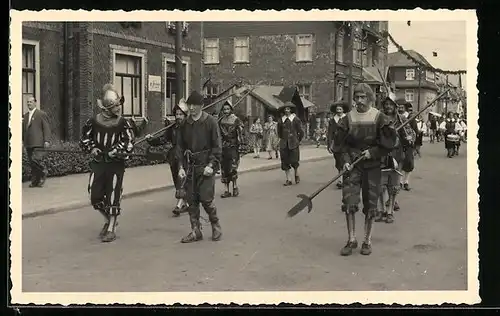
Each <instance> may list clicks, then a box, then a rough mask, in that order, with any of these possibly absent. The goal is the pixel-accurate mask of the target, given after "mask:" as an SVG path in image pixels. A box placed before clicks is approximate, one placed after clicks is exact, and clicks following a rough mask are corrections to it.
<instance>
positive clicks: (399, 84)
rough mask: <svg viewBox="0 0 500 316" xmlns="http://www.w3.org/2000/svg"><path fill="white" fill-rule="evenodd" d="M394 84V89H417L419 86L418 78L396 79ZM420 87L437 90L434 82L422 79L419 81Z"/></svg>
mask: <svg viewBox="0 0 500 316" xmlns="http://www.w3.org/2000/svg"><path fill="white" fill-rule="evenodd" d="M394 84H395V85H396V89H418V87H419V84H418V80H396V81H395V82H394ZM420 88H422V89H430V90H434V91H438V90H439V87H438V86H437V85H436V84H434V83H431V82H427V81H424V80H422V81H421V82H420Z"/></svg>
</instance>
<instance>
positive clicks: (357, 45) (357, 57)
mask: <svg viewBox="0 0 500 316" xmlns="http://www.w3.org/2000/svg"><path fill="white" fill-rule="evenodd" d="M360 49H361V42H360V41H359V40H358V39H355V40H354V43H353V48H352V56H353V61H354V63H355V64H356V65H360V64H361V51H360Z"/></svg>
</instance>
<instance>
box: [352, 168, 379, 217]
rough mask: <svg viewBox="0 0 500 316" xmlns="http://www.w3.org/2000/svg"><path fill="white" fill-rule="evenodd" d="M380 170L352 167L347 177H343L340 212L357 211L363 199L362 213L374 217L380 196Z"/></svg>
mask: <svg viewBox="0 0 500 316" xmlns="http://www.w3.org/2000/svg"><path fill="white" fill-rule="evenodd" d="M381 177H382V170H381V169H380V168H369V169H364V168H359V167H354V169H353V170H351V171H350V172H349V173H348V174H347V176H345V177H344V181H343V183H344V185H343V187H342V210H343V211H344V212H349V213H355V212H357V211H358V209H359V203H360V202H361V199H360V195H361V196H362V199H363V213H364V214H365V215H367V216H374V215H375V212H376V211H377V207H378V199H379V195H380V191H381V190H380V187H381V186H380V182H381Z"/></svg>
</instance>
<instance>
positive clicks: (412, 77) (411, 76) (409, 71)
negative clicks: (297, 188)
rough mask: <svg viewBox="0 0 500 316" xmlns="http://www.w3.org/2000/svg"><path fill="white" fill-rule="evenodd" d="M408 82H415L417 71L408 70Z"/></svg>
mask: <svg viewBox="0 0 500 316" xmlns="http://www.w3.org/2000/svg"><path fill="white" fill-rule="evenodd" d="M406 80H415V69H413V68H411V69H406Z"/></svg>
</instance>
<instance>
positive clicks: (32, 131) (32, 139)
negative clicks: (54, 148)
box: [23, 96, 51, 188]
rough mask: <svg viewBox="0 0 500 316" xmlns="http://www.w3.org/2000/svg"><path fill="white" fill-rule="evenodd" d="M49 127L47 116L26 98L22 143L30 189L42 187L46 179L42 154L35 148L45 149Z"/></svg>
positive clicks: (48, 138) (30, 98)
mask: <svg viewBox="0 0 500 316" xmlns="http://www.w3.org/2000/svg"><path fill="white" fill-rule="evenodd" d="M50 136H51V132H50V125H49V119H48V117H47V114H46V113H45V112H44V111H42V110H39V109H37V108H36V99H35V97H33V96H30V97H29V98H28V113H25V114H24V116H23V143H24V148H25V149H26V155H27V156H28V161H29V163H30V167H31V184H30V187H31V188H34V187H40V188H41V187H43V185H44V184H45V180H46V179H47V174H48V171H47V168H46V167H45V164H44V162H43V156H44V154H43V153H42V152H39V151H36V149H37V148H47V147H49V145H50V143H49V140H50Z"/></svg>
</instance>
